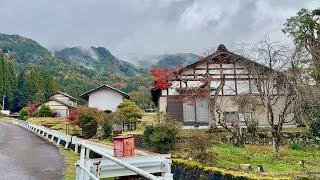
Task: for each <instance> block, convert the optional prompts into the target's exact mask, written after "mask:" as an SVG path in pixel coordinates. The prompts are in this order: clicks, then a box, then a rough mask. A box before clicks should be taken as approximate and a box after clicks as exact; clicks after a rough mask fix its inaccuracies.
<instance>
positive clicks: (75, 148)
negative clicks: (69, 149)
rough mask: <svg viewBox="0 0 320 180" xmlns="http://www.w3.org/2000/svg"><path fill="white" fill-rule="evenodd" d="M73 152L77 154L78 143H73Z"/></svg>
mask: <svg viewBox="0 0 320 180" xmlns="http://www.w3.org/2000/svg"><path fill="white" fill-rule="evenodd" d="M74 152H75V153H76V154H78V144H75V145H74Z"/></svg>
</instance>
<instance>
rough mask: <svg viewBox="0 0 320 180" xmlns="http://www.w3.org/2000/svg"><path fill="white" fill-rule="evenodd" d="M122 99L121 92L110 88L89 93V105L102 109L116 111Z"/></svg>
mask: <svg viewBox="0 0 320 180" xmlns="http://www.w3.org/2000/svg"><path fill="white" fill-rule="evenodd" d="M122 101H123V97H122V95H121V94H119V93H117V92H115V91H113V90H109V89H100V90H97V91H95V92H93V93H91V94H90V95H89V101H88V107H91V108H97V109H100V110H102V111H104V110H111V111H116V110H117V107H118V106H119V105H120V104H121V103H122Z"/></svg>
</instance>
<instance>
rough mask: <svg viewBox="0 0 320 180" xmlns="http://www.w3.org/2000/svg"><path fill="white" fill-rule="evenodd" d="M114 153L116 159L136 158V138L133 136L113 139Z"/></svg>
mask: <svg viewBox="0 0 320 180" xmlns="http://www.w3.org/2000/svg"><path fill="white" fill-rule="evenodd" d="M113 143H114V146H113V151H114V156H115V157H131V156H134V155H135V153H134V149H135V146H134V138H133V137H132V136H117V137H114V138H113Z"/></svg>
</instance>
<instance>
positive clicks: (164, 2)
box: [0, 0, 320, 58]
mask: <svg viewBox="0 0 320 180" xmlns="http://www.w3.org/2000/svg"><path fill="white" fill-rule="evenodd" d="M319 5H320V3H319V2H317V1H313V0H310V1H300V0H283V1H278V0H271V1H264V0H233V1H223V0H126V1H125V0H108V1H105V0H68V1H63V0H55V1H52V0H0V22H1V26H0V32H2V33H8V34H20V35H23V36H26V37H29V38H32V39H34V40H36V41H38V42H40V43H41V44H43V45H44V46H46V47H48V48H56V47H63V46H91V45H94V46H105V47H106V48H108V49H110V50H111V52H113V53H115V54H116V55H117V56H119V57H121V58H128V57H130V56H131V55H132V54H134V55H145V54H162V53H175V52H193V53H198V54H201V53H202V52H204V51H205V50H207V49H210V48H214V47H216V46H217V45H218V44H220V43H225V44H226V45H227V46H230V47H232V46H233V45H234V44H235V43H239V42H255V41H258V40H260V39H262V38H263V37H264V36H265V34H266V33H270V34H271V36H272V37H273V38H274V39H276V40H282V41H288V38H286V37H285V36H284V35H283V34H282V33H281V31H280V29H281V27H282V24H283V23H284V22H285V20H286V18H288V17H290V16H292V15H294V14H295V12H297V11H298V10H299V9H300V8H316V7H319Z"/></svg>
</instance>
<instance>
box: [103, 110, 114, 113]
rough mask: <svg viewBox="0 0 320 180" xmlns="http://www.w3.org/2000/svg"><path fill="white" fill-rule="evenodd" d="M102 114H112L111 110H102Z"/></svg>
mask: <svg viewBox="0 0 320 180" xmlns="http://www.w3.org/2000/svg"><path fill="white" fill-rule="evenodd" d="M103 112H104V113H106V114H110V113H112V111H111V110H104V111H103Z"/></svg>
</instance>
